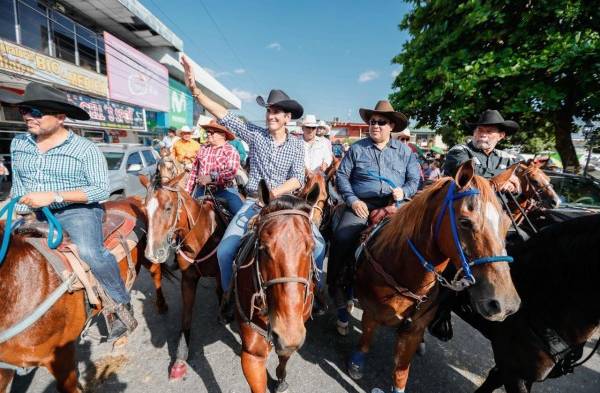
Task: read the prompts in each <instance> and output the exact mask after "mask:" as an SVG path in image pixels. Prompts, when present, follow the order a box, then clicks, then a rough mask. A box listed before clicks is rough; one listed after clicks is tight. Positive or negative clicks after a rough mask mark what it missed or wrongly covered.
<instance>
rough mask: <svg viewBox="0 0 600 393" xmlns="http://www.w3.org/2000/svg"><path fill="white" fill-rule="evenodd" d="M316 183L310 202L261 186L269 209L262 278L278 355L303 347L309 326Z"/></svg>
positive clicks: (261, 240)
mask: <svg viewBox="0 0 600 393" xmlns="http://www.w3.org/2000/svg"><path fill="white" fill-rule="evenodd" d="M319 188H320V187H319V185H318V184H315V185H313V186H312V187H311V189H310V191H309V192H308V193H307V194H306V197H305V199H302V198H299V197H296V196H293V195H282V196H280V197H278V198H274V197H273V194H272V193H271V191H270V190H269V188H268V186H267V184H266V182H264V181H262V180H261V182H260V184H259V200H260V202H261V203H262V204H263V205H264V208H263V209H262V211H261V212H260V214H259V216H258V219H257V223H256V228H257V237H258V239H257V240H258V244H259V251H258V258H257V261H256V263H257V264H258V274H259V278H260V279H261V280H262V288H264V292H265V293H264V298H265V300H264V301H265V303H266V304H265V306H266V315H267V317H268V319H269V332H270V335H271V338H272V341H273V344H274V345H275V349H276V351H277V353H278V354H279V355H287V354H291V353H292V352H294V351H295V350H297V349H298V348H300V347H301V346H302V344H303V343H304V339H305V337H306V328H305V326H304V322H305V321H306V319H307V318H308V317H309V316H310V313H311V309H312V301H313V289H314V282H313V277H314V274H315V270H314V269H315V268H314V263H313V259H312V252H313V249H314V246H315V245H314V240H313V236H312V229H311V222H310V213H311V211H312V207H313V205H314V204H315V203H316V201H317V199H318V197H319V195H320V189H319Z"/></svg>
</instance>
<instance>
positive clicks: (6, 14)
mask: <svg viewBox="0 0 600 393" xmlns="http://www.w3.org/2000/svg"><path fill="white" fill-rule="evenodd" d="M0 38H5V39H7V40H10V41H14V42H16V41H17V35H16V33H15V7H14V4H13V0H0Z"/></svg>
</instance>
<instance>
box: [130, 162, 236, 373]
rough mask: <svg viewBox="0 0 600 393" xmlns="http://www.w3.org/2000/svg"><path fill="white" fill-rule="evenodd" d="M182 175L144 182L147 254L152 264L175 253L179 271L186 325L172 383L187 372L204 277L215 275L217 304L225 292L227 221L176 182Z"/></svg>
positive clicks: (142, 179) (213, 208) (208, 202)
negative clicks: (222, 247)
mask: <svg viewBox="0 0 600 393" xmlns="http://www.w3.org/2000/svg"><path fill="white" fill-rule="evenodd" d="M183 176H184V174H183V173H182V174H179V175H178V176H176V177H174V178H173V179H171V180H169V181H168V182H167V183H164V182H163V181H162V178H161V176H160V173H159V172H157V174H156V175H155V177H154V178H153V180H152V182H151V181H150V180H149V179H148V178H147V177H144V176H140V181H141V183H142V184H143V185H144V187H146V190H147V194H146V200H145V206H146V210H147V212H148V234H147V242H146V243H147V245H146V251H145V255H146V258H148V259H149V260H150V261H152V262H154V263H158V264H160V263H164V262H166V260H167V259H168V257H169V254H170V250H171V248H174V249H175V252H176V253H177V254H176V258H177V264H178V266H179V269H180V270H181V297H182V300H183V308H182V315H181V317H182V323H181V332H180V334H179V341H178V345H177V354H176V359H175V362H174V363H173V366H172V367H171V370H170V373H169V379H171V380H179V379H181V378H183V377H185V375H186V374H187V363H186V361H187V359H188V353H189V345H190V329H191V325H192V312H193V309H194V301H195V299H196V288H197V286H198V280H199V279H200V277H215V278H216V281H217V290H216V291H217V296H218V298H219V301H220V300H221V296H222V294H223V290H222V288H221V278H220V270H219V264H218V262H217V254H216V250H217V245H218V244H219V241H220V240H221V237H222V236H223V233H224V232H225V229H226V228H227V224H228V222H226V218H225V217H223V216H222V215H221V214H220V213H219V212H217V211H216V209H215V204H214V202H213V201H211V200H208V199H205V200H200V201H196V200H194V199H193V198H192V197H191V196H190V194H188V193H187V192H186V191H185V190H184V189H182V188H181V187H180V186H178V184H179V183H180V181H181V177H183Z"/></svg>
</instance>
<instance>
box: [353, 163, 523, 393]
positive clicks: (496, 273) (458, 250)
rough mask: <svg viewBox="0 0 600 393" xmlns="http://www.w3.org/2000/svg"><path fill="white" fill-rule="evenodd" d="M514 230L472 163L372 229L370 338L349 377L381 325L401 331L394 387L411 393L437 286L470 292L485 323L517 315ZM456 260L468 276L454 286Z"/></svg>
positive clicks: (366, 285)
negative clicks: (509, 243) (412, 370)
mask: <svg viewBox="0 0 600 393" xmlns="http://www.w3.org/2000/svg"><path fill="white" fill-rule="evenodd" d="M507 228H508V220H507V218H506V217H505V216H504V215H503V213H502V209H501V207H500V205H499V203H498V201H497V200H496V197H495V194H494V192H493V190H492V188H491V186H490V184H489V182H488V181H487V180H485V179H483V178H482V177H479V176H474V174H473V166H472V163H471V161H468V162H467V163H465V164H463V165H462V166H461V167H460V168H459V170H458V172H457V174H456V177H455V178H454V179H452V178H449V177H447V178H443V179H441V180H438V181H437V182H436V183H434V184H432V185H431V186H429V187H428V188H426V189H425V190H423V192H421V193H420V194H419V195H417V196H416V197H415V198H414V199H413V200H412V201H410V202H408V203H407V204H405V205H404V206H403V207H401V208H400V209H399V210H398V212H397V213H395V214H394V215H393V216H392V217H391V219H389V220H388V221H384V223H383V224H381V226H380V227H378V228H377V230H373V232H372V234H371V236H370V237H369V238H368V239H367V240H366V241H365V243H363V249H362V252H361V251H360V249H359V251H358V252H360V256H359V258H358V263H359V265H358V269H357V273H356V279H355V290H356V294H357V295H358V298H359V300H360V304H361V306H362V308H363V310H364V312H363V316H362V332H363V333H362V336H361V338H360V344H359V350H358V351H357V352H355V353H354V354H353V355H352V357H351V360H350V361H349V373H350V375H351V376H352V377H353V378H360V377H362V370H363V367H364V358H365V355H366V353H367V352H368V351H369V347H370V344H371V340H372V338H373V334H374V333H375V329H376V327H377V326H378V325H386V326H394V327H397V328H398V341H397V345H396V358H395V365H396V367H395V370H394V375H393V386H394V389H395V390H394V391H395V392H403V391H404V388H405V386H406V382H407V379H408V373H409V366H410V362H411V359H412V357H413V355H414V353H415V351H416V349H417V347H418V345H419V343H421V341H422V339H423V333H424V330H425V328H426V327H427V325H428V324H429V322H430V321H431V320H432V318H433V317H434V315H435V312H436V308H437V306H438V304H437V299H436V297H437V294H438V291H439V286H438V285H436V284H437V283H438V282H439V283H440V284H442V285H444V286H447V287H450V288H452V289H454V290H457V291H460V290H462V289H464V288H468V291H469V293H470V295H471V298H472V299H473V302H472V303H473V307H474V308H475V309H476V310H477V312H478V313H479V314H481V315H483V316H484V317H485V318H486V319H489V320H494V321H501V320H503V319H504V318H506V317H507V316H508V315H510V314H512V313H514V312H516V311H517V310H518V309H519V306H520V299H519V296H518V294H517V292H516V290H515V288H514V286H513V283H512V280H511V277H510V271H509V269H508V264H507V262H509V261H510V260H511V259H510V257H507V256H506V251H505V249H504V236H505V235H506V231H507ZM428 261H431V262H428ZM491 262H498V263H491ZM449 263H452V264H453V265H454V266H456V268H457V269H458V271H459V273H462V278H461V279H460V280H459V274H457V275H456V276H455V278H454V279H453V280H452V281H451V282H448V281H447V280H445V279H444V278H443V277H442V276H441V273H442V272H443V271H444V270H445V269H446V267H447V266H448V264H449ZM471 267H472V271H471Z"/></svg>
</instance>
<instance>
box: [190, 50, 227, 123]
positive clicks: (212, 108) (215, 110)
mask: <svg viewBox="0 0 600 393" xmlns="http://www.w3.org/2000/svg"><path fill="white" fill-rule="evenodd" d="M181 65H182V66H183V69H184V71H185V84H186V86H187V87H188V89H190V91H191V92H192V96H194V98H195V99H196V101H198V104H200V105H202V107H204V108H205V109H206V110H207V111H208V112H209V113H211V114H212V115H213V116H214V117H216V118H217V119H219V120H221V119H222V118H224V117H225V115H226V114H227V109H226V108H225V107H224V106H223V105H221V104H219V103H217V102H215V101H213V100H212V99H211V98H209V97H208V96H206V95H205V94H204V93H203V92H202V90H200V89H199V88H198V87H197V86H196V78H195V76H194V68H193V66H192V63H191V62H190V60H189V59H188V58H187V57H186V56H185V55H182V56H181Z"/></svg>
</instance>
